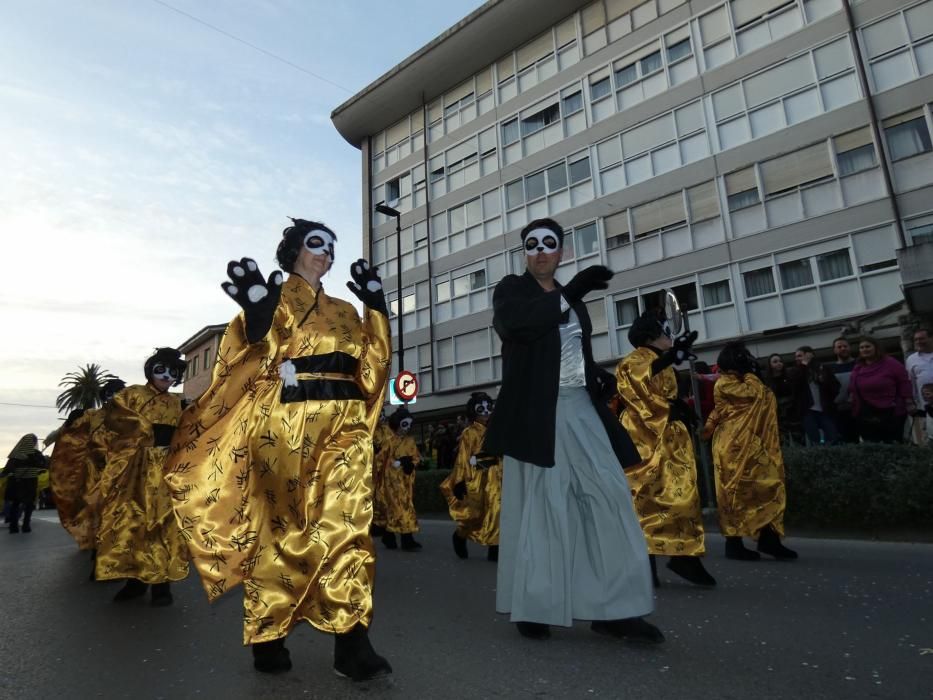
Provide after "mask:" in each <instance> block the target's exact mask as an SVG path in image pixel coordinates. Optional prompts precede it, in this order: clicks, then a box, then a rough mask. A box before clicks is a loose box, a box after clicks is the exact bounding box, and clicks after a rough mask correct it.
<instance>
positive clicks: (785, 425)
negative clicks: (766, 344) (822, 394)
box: [765, 352, 803, 445]
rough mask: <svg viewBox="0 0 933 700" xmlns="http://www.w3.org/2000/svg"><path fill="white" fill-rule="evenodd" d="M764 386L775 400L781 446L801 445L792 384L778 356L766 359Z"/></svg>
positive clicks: (801, 436) (776, 354)
mask: <svg viewBox="0 0 933 700" xmlns="http://www.w3.org/2000/svg"><path fill="white" fill-rule="evenodd" d="M765 384H767V385H768V388H769V389H771V391H772V392H773V393H774V398H776V399H777V415H778V430H779V431H780V434H781V443H782V444H785V445H786V444H790V443H795V444H803V434H802V433H801V428H800V413H799V412H798V411H797V406H796V405H795V403H794V383H793V380H792V379H791V376H790V373H789V372H788V371H787V370H786V369H785V368H784V360H783V359H782V358H781V356H780V354H778V353H776V352H775V353H772V354H771V355H770V356H769V357H768V370H767V372H765Z"/></svg>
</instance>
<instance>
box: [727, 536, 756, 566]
mask: <svg viewBox="0 0 933 700" xmlns="http://www.w3.org/2000/svg"><path fill="white" fill-rule="evenodd" d="M726 559H736V560H737V561H758V560H759V559H761V555H760V554H759V553H758V552H753V551H752V550H750V549H748V548H747V547H746V546H745V544H744V543H743V542H742V538H741V537H727V538H726Z"/></svg>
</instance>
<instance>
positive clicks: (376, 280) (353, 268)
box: [347, 258, 389, 318]
mask: <svg viewBox="0 0 933 700" xmlns="http://www.w3.org/2000/svg"><path fill="white" fill-rule="evenodd" d="M350 277H352V278H353V281H352V282H347V289H349V290H350V291H351V292H353V293H354V294H355V295H356V298H357V299H359V300H360V301H361V302H363V304H364V305H366V306H368V307H369V308H370V309H372V310H373V311H378V312H379V313H381V314H382V315H383V316H385V317H386V318H388V317H389V310H388V308H386V295H385V292H384V291H383V289H382V279H381V278H380V277H379V271H378V268H376V267H370V266H369V262H367V261H366V260H364V259H363V258H360V259H359V260H357V261H356V262H355V263H353V264H352V265H350Z"/></svg>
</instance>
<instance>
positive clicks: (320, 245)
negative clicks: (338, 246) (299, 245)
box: [304, 230, 335, 262]
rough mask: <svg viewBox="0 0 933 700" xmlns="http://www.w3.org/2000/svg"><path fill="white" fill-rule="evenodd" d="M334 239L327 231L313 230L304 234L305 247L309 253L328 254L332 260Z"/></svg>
mask: <svg viewBox="0 0 933 700" xmlns="http://www.w3.org/2000/svg"><path fill="white" fill-rule="evenodd" d="M334 242H335V239H334V237H333V236H332V235H330V233H328V232H327V231H321V230H315V231H311V232H310V233H309V234H307V235H306V236H305V241H304V244H305V248H306V249H307V251H308V252H309V253H311V255H328V256H330V259H331V262H333V260H334Z"/></svg>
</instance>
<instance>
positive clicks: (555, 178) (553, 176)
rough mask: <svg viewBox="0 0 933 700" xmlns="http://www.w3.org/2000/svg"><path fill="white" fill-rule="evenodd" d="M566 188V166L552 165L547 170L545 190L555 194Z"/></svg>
mask: <svg viewBox="0 0 933 700" xmlns="http://www.w3.org/2000/svg"><path fill="white" fill-rule="evenodd" d="M566 186H567V166H565V165H564V164H563V163H558V164H557V165H552V166H551V167H550V168H548V169H547V190H548V192H556V191H557V190H562V189H564V188H565V187H566Z"/></svg>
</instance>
